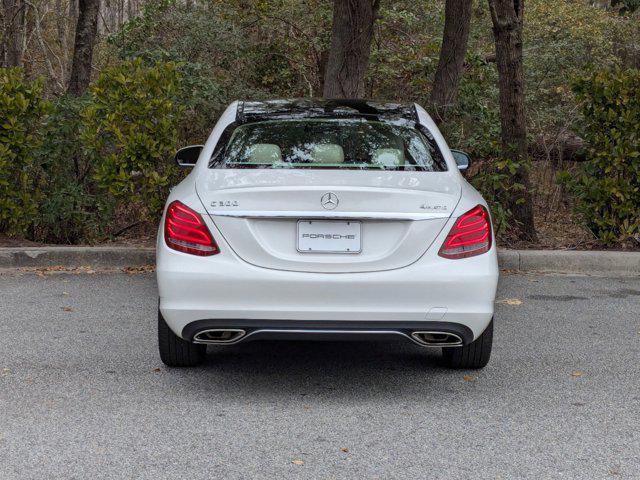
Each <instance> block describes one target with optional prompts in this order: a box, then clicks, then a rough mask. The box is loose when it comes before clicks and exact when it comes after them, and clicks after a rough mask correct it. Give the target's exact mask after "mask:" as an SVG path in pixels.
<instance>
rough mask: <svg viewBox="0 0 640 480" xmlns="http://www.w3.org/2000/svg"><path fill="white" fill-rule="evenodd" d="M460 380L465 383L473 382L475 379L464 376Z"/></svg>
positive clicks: (471, 376)
mask: <svg viewBox="0 0 640 480" xmlns="http://www.w3.org/2000/svg"><path fill="white" fill-rule="evenodd" d="M462 379H463V380H464V381H465V382H473V381H474V380H475V379H476V377H474V376H473V375H465V376H464V377H462Z"/></svg>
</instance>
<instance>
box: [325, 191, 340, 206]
mask: <svg viewBox="0 0 640 480" xmlns="http://www.w3.org/2000/svg"><path fill="white" fill-rule="evenodd" d="M338 203H340V200H338V196H337V195H336V194H335V193H332V192H329V193H325V194H324V195H322V197H320V204H321V205H322V207H323V208H325V209H326V210H333V209H334V208H336V207H337V206H338Z"/></svg>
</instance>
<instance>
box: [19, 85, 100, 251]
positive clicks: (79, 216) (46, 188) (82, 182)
mask: <svg viewBox="0 0 640 480" xmlns="http://www.w3.org/2000/svg"><path fill="white" fill-rule="evenodd" d="M88 104H89V98H88V96H84V97H74V96H66V95H65V96H61V97H58V98H57V99H55V100H54V102H53V109H52V113H51V115H49V116H48V118H47V122H46V125H45V128H44V132H45V133H44V141H43V144H42V147H41V149H40V154H39V156H40V162H39V163H40V169H41V172H42V175H41V182H40V188H41V190H42V192H43V198H42V200H41V202H40V206H39V208H38V213H37V215H36V216H35V217H34V220H33V221H34V228H33V238H32V240H37V241H42V242H47V243H69V244H74V243H80V242H91V241H93V240H96V239H98V238H100V237H102V236H103V235H104V233H105V230H106V228H108V227H110V226H111V225H112V223H111V222H110V219H109V217H108V216H106V215H104V213H105V211H106V212H108V211H109V210H111V209H112V208H106V207H105V205H104V204H105V202H109V200H110V197H109V196H105V195H96V192H97V188H96V185H95V181H94V180H93V164H92V162H91V161H90V159H89V158H88V157H87V156H86V155H84V154H83V149H82V143H81V141H80V138H79V133H80V130H81V124H82V117H81V112H82V111H83V110H84V109H86V108H87V106H88ZM109 206H110V207H112V206H111V205H109Z"/></svg>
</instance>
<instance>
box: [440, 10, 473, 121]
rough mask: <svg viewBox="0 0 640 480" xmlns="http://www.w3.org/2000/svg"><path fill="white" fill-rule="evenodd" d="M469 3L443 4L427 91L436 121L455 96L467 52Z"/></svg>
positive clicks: (442, 115)
mask: <svg viewBox="0 0 640 480" xmlns="http://www.w3.org/2000/svg"><path fill="white" fill-rule="evenodd" d="M472 4H473V2H472V0H447V3H446V4H445V9H444V33H443V35H442V46H441V47H440V60H439V61H438V68H437V69H436V74H435V77H434V79H433V89H432V90H431V104H432V106H433V107H434V109H435V113H436V115H437V116H438V117H439V118H440V119H443V118H444V116H445V113H446V110H448V109H449V108H451V107H452V106H453V104H454V103H455V101H456V96H457V94H458V84H459V83H460V77H461V76H462V71H463V68H464V56H465V54H466V53H467V42H468V40H469V28H470V25H471V7H472Z"/></svg>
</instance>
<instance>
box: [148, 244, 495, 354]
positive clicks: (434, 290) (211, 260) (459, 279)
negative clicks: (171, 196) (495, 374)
mask: <svg viewBox="0 0 640 480" xmlns="http://www.w3.org/2000/svg"><path fill="white" fill-rule="evenodd" d="M157 278H158V290H159V294H160V310H161V312H162V315H163V316H164V318H165V320H166V321H167V324H168V325H169V327H170V328H171V329H172V330H173V332H174V333H176V334H177V335H180V336H183V337H184V338H188V337H189V335H190V334H193V333H194V332H192V331H191V329H190V328H191V327H189V326H190V325H191V326H193V325H197V324H196V323H194V322H213V323H212V324H215V325H217V326H221V327H222V326H224V327H225V328H234V327H238V326H239V325H241V324H242V322H245V321H253V322H260V326H261V327H263V328H268V327H272V328H285V327H287V324H286V322H292V323H291V324H290V325H293V324H294V323H295V325H296V328H302V327H306V328H310V329H313V328H314V327H313V325H317V324H318V323H317V322H332V323H334V324H335V322H337V324H336V327H335V328H334V329H335V330H340V329H342V330H343V331H346V329H352V328H356V327H357V328H362V329H369V330H371V329H373V328H374V327H376V325H378V326H379V325H381V323H380V322H383V323H384V325H386V326H387V327H388V328H395V329H396V330H398V329H399V328H400V326H401V325H402V324H403V323H404V324H406V322H417V323H415V325H418V324H419V323H424V324H425V326H428V324H429V323H430V322H439V323H445V324H451V325H454V324H455V325H459V326H462V327H464V328H466V329H468V330H469V331H470V332H471V336H472V337H471V339H472V340H473V339H475V338H477V337H478V336H479V335H480V334H481V333H482V332H483V331H484V329H485V328H486V326H487V325H488V324H489V322H490V321H491V318H492V316H493V302H494V299H495V293H496V286H497V281H498V265H497V259H496V251H495V246H494V247H492V249H491V250H490V251H489V252H488V253H486V254H483V255H479V256H477V257H472V258H467V259H461V260H447V259H444V258H441V257H438V256H437V254H436V253H434V252H430V251H429V252H427V253H426V254H425V255H424V256H423V257H422V258H421V259H420V260H418V261H417V262H415V263H414V264H412V265H409V266H407V267H404V268H400V269H395V270H387V271H380V272H363V273H307V272H290V271H282V270H272V269H267V268H261V267H256V266H254V265H251V264H249V263H246V262H244V261H242V260H240V259H239V258H237V257H236V256H235V254H234V253H233V252H232V251H230V250H229V249H225V250H223V252H222V253H220V254H218V255H215V256H213V257H195V256H192V255H187V254H184V253H180V252H176V251H174V250H170V249H168V248H167V247H166V246H165V245H164V241H163V239H162V235H160V238H159V241H158V249H157ZM247 319H248V320H247ZM314 322H315V323H314ZM223 324H224V325H223ZM340 324H342V326H340ZM387 327H385V328H387ZM190 332H191V333H190ZM467 336H468V335H467ZM466 340H467V337H465V341H466Z"/></svg>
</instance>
